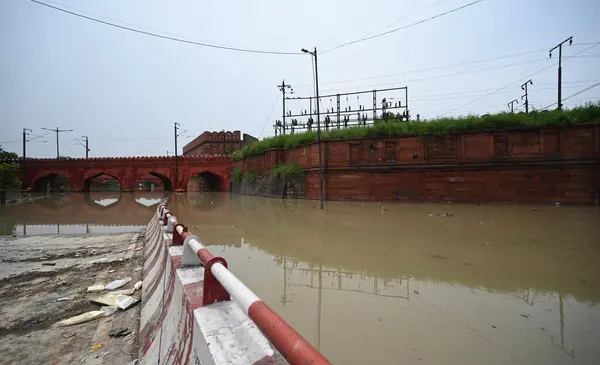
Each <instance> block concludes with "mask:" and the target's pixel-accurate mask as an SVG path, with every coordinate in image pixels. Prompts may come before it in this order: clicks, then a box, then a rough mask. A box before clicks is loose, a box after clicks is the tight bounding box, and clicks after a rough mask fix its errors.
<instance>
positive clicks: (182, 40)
mask: <svg viewBox="0 0 600 365" xmlns="http://www.w3.org/2000/svg"><path fill="white" fill-rule="evenodd" d="M30 1H31V2H33V3H36V4H39V5H43V6H46V7H48V8H51V9H54V10H57V11H61V12H63V13H66V14H70V15H74V16H77V17H80V18H83V19H87V20H91V21H93V22H96V23H100V24H104V25H108V26H111V27H115V28H119V29H123V30H127V31H130V32H135V33H139V34H144V35H147V36H151V37H156V38H162V39H166V40H170V41H174V42H180V43H186V44H192V45H195V46H201V47H207V48H216V49H222V50H226V51H235V52H246V53H260V54H271V55H303V53H301V52H280V51H265V50H260V49H251V48H240V47H232V46H222V45H218V44H212V43H206V42H197V41H193V40H189V39H184V38H178V37H173V36H167V35H162V34H158V33H153V32H148V31H145V30H141V29H137V28H133V27H130V26H125V25H120V24H116V23H113V22H109V21H105V20H101V19H98V18H94V17H91V16H87V15H84V14H81V13H77V12H74V11H70V10H67V9H64V8H61V7H58V6H54V5H50V4H47V3H44V2H41V1H37V0H30ZM480 1H481V0H480Z"/></svg>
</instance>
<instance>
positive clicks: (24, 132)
mask: <svg viewBox="0 0 600 365" xmlns="http://www.w3.org/2000/svg"><path fill="white" fill-rule="evenodd" d="M31 132H33V131H32V130H31V129H28V128H23V163H25V159H26V158H27V147H26V145H27V136H28V135H29V133H31Z"/></svg>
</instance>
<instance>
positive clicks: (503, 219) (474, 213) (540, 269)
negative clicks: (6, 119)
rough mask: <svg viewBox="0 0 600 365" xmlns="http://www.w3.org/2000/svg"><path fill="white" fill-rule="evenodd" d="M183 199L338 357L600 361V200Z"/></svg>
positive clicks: (277, 304) (194, 218)
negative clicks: (555, 203)
mask: <svg viewBox="0 0 600 365" xmlns="http://www.w3.org/2000/svg"><path fill="white" fill-rule="evenodd" d="M170 206H171V208H172V210H173V211H174V213H175V215H176V216H177V217H178V218H179V220H180V221H182V222H183V223H184V224H186V225H188V226H189V227H190V230H191V231H192V232H193V233H194V234H196V235H198V236H199V237H200V239H201V240H202V241H203V242H204V244H206V245H207V246H208V249H209V250H210V251H211V252H212V253H213V254H214V255H220V256H223V257H225V258H226V259H227V261H228V263H229V267H230V269H231V270H232V271H233V272H234V273H235V274H236V275H237V276H238V277H240V278H241V279H242V280H243V281H244V282H245V283H246V284H247V285H248V286H249V287H250V288H252V289H253V290H254V291H255V292H256V293H257V294H258V295H259V296H260V297H261V298H262V299H263V300H265V301H266V302H267V303H268V304H269V305H270V306H271V307H272V308H273V309H274V310H275V311H276V312H278V313H279V314H280V315H282V316H283V317H284V318H285V319H286V320H287V321H288V322H289V323H290V324H291V325H292V326H293V327H294V328H295V329H297V330H298V331H299V332H300V333H301V334H302V335H303V336H304V337H305V338H306V339H307V340H309V341H310V342H311V343H313V345H314V346H315V347H316V348H318V349H319V350H320V351H321V352H323V354H324V355H325V356H326V357H327V358H328V359H329V360H330V361H332V362H333V363H339V364H420V363H421V364H457V365H458V364H460V365H465V364H468V365H470V364H473V365H480V364H557V365H558V364H560V365H562V364H596V365H597V364H600V347H599V346H598V345H599V344H600V263H599V259H600V211H599V210H598V208H595V207H565V206H562V207H548V206H522V205H519V206H517V205H482V206H478V205H463V204H460V205H459V204H383V205H380V204H378V203H356V202H329V203H326V207H325V210H324V211H320V210H319V209H318V202H315V201H304V200H298V201H280V200H276V199H268V198H259V197H247V196H236V195H232V196H230V195H225V194H221V195H216V194H215V195H210V194H207V195H198V196H181V195H178V196H174V197H173V198H172V200H171V202H170ZM440 213H450V214H448V215H446V216H444V214H442V215H438V214H440Z"/></svg>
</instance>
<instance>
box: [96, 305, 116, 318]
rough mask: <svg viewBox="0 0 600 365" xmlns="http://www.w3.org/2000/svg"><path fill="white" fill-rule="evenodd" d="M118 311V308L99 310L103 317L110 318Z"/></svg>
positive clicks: (111, 307)
mask: <svg viewBox="0 0 600 365" xmlns="http://www.w3.org/2000/svg"><path fill="white" fill-rule="evenodd" d="M118 310H119V308H117V307H113V306H108V307H102V308H100V311H102V313H103V314H104V317H110V316H112V315H113V314H115V313H117V311H118Z"/></svg>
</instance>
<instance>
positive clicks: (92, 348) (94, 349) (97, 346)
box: [90, 343, 104, 352]
mask: <svg viewBox="0 0 600 365" xmlns="http://www.w3.org/2000/svg"><path fill="white" fill-rule="evenodd" d="M103 346H104V344H102V343H99V344H97V345H94V346H91V347H90V352H94V351H96V350H100V349H101V348H102V347H103Z"/></svg>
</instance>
